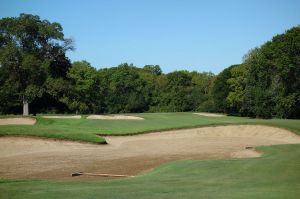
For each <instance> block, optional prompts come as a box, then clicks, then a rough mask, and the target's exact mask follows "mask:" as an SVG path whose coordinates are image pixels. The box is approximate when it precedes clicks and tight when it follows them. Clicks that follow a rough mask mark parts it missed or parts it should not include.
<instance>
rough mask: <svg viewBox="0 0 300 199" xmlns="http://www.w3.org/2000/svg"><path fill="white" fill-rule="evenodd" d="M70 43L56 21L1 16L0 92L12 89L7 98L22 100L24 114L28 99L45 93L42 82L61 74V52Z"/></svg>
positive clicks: (64, 63)
mask: <svg viewBox="0 0 300 199" xmlns="http://www.w3.org/2000/svg"><path fill="white" fill-rule="evenodd" d="M70 44H71V40H68V39H65V38H64V34H63V32H62V27H61V25H60V24H58V23H50V22H49V21H47V20H41V19H40V18H39V17H38V16H34V15H30V14H21V15H20V16H19V17H11V18H2V19H1V20H0V64H1V67H0V73H2V75H1V78H2V79H1V80H0V82H1V85H0V87H1V94H3V95H4V94H5V91H3V89H9V90H10V91H12V92H13V93H14V91H16V94H14V95H13V96H14V97H13V98H12V95H10V96H8V98H9V99H10V100H14V101H17V100H19V101H23V114H25V115H27V114H28V113H29V112H28V103H30V102H32V101H33V100H34V99H35V98H37V97H41V96H42V95H43V93H45V87H44V83H45V82H46V80H47V78H48V77H55V78H56V77H63V76H65V74H66V71H67V70H68V67H69V65H68V63H69V60H68V59H67V58H66V57H65V52H66V51H67V50H69V49H72V47H71V45H70ZM2 97H4V98H5V96H2ZM8 98H6V99H5V100H8ZM1 101H3V100H1ZM3 105H4V104H3ZM1 106H2V104H1Z"/></svg>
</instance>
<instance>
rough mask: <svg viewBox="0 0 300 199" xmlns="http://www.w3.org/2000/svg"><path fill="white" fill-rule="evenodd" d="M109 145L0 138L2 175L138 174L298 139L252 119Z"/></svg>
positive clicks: (116, 139)
mask: <svg viewBox="0 0 300 199" xmlns="http://www.w3.org/2000/svg"><path fill="white" fill-rule="evenodd" d="M106 139H107V141H108V143H109V144H108V145H94V144H84V143H77V142H67V141H53V140H46V139H35V138H20V137H2V138H0V178H19V179H20V178H21V179H22V178H23V179H24V178H25V179H27V178H30V179H68V180H70V179H72V180H82V179H99V177H89V176H79V177H73V178H72V177H71V176H70V174H71V173H73V172H77V171H82V172H89V173H111V174H125V175H138V174H141V173H143V172H146V171H149V170H151V169H152V168H154V167H156V166H158V165H160V164H162V163H165V162H169V161H173V160H186V159H222V158H238V157H256V156H259V153H257V152H256V151H255V150H253V149H245V148H246V147H255V146H261V145H274V144H294V143H300V136H297V135H295V134H293V133H291V132H289V131H287V130H284V129H280V128H274V127H268V126H254V125H239V126H218V127H203V128H195V129H187V130H174V131H167V132H161V133H150V134H143V135H136V136H116V137H113V136H111V137H106Z"/></svg>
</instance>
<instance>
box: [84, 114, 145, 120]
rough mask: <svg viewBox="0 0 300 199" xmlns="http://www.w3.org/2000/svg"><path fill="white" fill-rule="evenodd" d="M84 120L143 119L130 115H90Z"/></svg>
mask: <svg viewBox="0 0 300 199" xmlns="http://www.w3.org/2000/svg"><path fill="white" fill-rule="evenodd" d="M86 119H94V120H143V119H144V118H141V117H137V116H130V115H90V116H87V117H86Z"/></svg>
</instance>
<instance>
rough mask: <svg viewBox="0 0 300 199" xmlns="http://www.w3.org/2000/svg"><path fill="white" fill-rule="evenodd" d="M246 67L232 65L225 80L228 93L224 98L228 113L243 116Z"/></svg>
mask: <svg viewBox="0 0 300 199" xmlns="http://www.w3.org/2000/svg"><path fill="white" fill-rule="evenodd" d="M246 74H247V69H246V65H243V64H240V65H234V66H232V67H231V69H230V76H231V77H230V78H229V79H228V80H227V84H228V85H229V88H230V91H229V93H228V95H227V97H226V103H227V106H228V109H229V110H228V112H230V113H231V114H241V115H243V114H244V109H243V108H244V107H243V102H244V94H245V86H246Z"/></svg>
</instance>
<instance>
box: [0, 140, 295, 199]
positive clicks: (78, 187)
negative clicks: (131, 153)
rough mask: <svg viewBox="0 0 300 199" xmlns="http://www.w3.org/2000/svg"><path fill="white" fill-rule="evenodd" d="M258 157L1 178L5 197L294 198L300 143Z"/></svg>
mask: <svg viewBox="0 0 300 199" xmlns="http://www.w3.org/2000/svg"><path fill="white" fill-rule="evenodd" d="M259 150H261V151H263V152H264V153H265V156H263V157H260V158H253V159H232V160H210V161H197V160H194V161H177V162H173V163H168V164H165V165H162V166H160V167H158V168H156V169H155V170H154V171H152V172H150V173H148V174H146V175H144V176H140V177H135V178H131V179H123V180H111V181H100V182H53V181H24V180H20V181H18V180H14V181H13V180H0V198H1V199H2V198H3V199H6V198H10V199H19V198H20V199H29V198H30V199H40V198H43V199H54V198H55V199H60V198H61V199H69V198H70V199H81V198H85V199H92V198H105V199H110V198H119V199H122V198H124V199H127V198H130V199H135V198H138V199H140V198H155V199H156V198H160V199H164V198H172V199H173V198H180V199H181V198H187V199H192V198H197V199H198V198H208V199H209V198H212V199H215V198H222V199H227V198H228V199H235V198H243V199H247V198H249V199H253V198H255V199H260V198H261V199H266V198H270V199H271V198H272V199H277V198H278V199H279V198H282V199H292V198H295V199H296V198H299V195H300V158H299V157H300V145H281V146H272V147H260V148H259Z"/></svg>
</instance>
